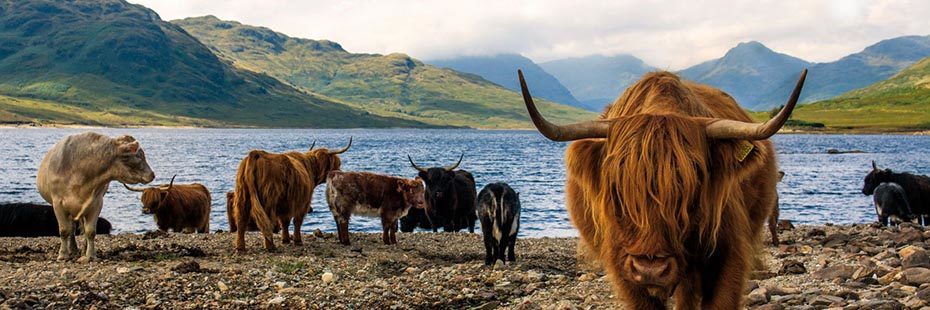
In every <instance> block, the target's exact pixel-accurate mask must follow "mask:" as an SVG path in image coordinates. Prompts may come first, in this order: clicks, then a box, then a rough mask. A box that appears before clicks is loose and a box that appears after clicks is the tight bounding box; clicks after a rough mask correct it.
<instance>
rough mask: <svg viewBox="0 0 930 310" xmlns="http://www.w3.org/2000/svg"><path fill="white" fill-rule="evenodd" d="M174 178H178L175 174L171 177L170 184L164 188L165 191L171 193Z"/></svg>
mask: <svg viewBox="0 0 930 310" xmlns="http://www.w3.org/2000/svg"><path fill="white" fill-rule="evenodd" d="M176 177H178V175H177V174H175V175H174V176H173V177H171V182H169V183H168V186H167V187H165V191H169V192H170V191H171V188H173V187H174V178H176ZM159 187H164V185H162V186H159Z"/></svg>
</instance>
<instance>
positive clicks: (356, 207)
mask: <svg viewBox="0 0 930 310" xmlns="http://www.w3.org/2000/svg"><path fill="white" fill-rule="evenodd" d="M425 196H426V188H425V187H424V186H423V180H422V179H420V177H416V178H415V179H413V180H411V179H404V178H399V177H393V176H389V175H382V174H374V173H369V172H341V171H333V172H330V173H329V175H328V176H327V177H326V201H327V202H328V203H329V210H330V211H332V212H333V218H334V219H335V220H336V228H337V230H338V232H339V242H340V243H342V244H345V245H349V244H350V241H349V218H350V217H351V216H352V214H358V215H364V216H373V217H380V218H381V228H382V233H381V240H382V241H384V244H397V237H396V235H395V234H396V233H397V220H398V219H400V218H401V217H402V216H404V215H407V211H409V210H410V208H417V209H424V208H426V199H425Z"/></svg>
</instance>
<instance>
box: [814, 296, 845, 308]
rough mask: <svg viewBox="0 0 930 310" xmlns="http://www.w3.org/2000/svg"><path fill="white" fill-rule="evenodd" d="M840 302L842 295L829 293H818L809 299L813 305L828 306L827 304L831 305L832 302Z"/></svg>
mask: <svg viewBox="0 0 930 310" xmlns="http://www.w3.org/2000/svg"><path fill="white" fill-rule="evenodd" d="M841 302H843V298H842V297H838V296H831V295H820V296H816V297H814V298H813V299H812V300H811V301H810V304H811V305H814V306H829V305H833V304H837V303H841Z"/></svg>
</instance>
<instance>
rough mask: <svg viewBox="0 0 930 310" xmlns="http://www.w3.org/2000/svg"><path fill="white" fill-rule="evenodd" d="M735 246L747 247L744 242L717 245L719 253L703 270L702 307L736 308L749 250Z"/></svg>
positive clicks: (740, 295) (741, 290) (740, 296)
mask: <svg viewBox="0 0 930 310" xmlns="http://www.w3.org/2000/svg"><path fill="white" fill-rule="evenodd" d="M739 244H746V245H748V242H739V241H736V242H730V243H729V244H718V245H717V250H718V251H719V253H717V254H714V256H712V257H711V258H710V260H709V262H708V264H707V266H706V267H705V268H704V269H703V272H702V274H701V280H702V283H701V285H702V286H701V287H702V288H704V290H703V298H702V303H703V308H705V309H739V307H740V301H741V300H742V297H743V286H744V285H745V283H744V282H745V279H746V278H748V277H747V270H748V269H749V256H750V249H748V248H747V246H739Z"/></svg>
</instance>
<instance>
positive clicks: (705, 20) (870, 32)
mask: <svg viewBox="0 0 930 310" xmlns="http://www.w3.org/2000/svg"><path fill="white" fill-rule="evenodd" d="M132 2H134V3H139V4H142V5H145V6H147V7H150V8H152V9H154V10H155V11H156V12H158V13H159V15H161V17H162V18H163V19H177V18H184V17H191V16H202V15H208V14H211V15H216V16H217V17H219V18H222V19H229V20H237V21H240V22H243V23H246V24H251V25H257V26H265V27H268V28H271V29H273V30H276V31H279V32H283V33H285V34H287V35H290V36H295V37H302V38H310V39H329V40H333V41H336V42H339V43H340V44H342V46H343V47H345V48H346V49H347V50H349V51H352V52H365V53H382V54H386V53H391V52H403V53H407V54H410V55H412V56H414V57H417V58H422V59H437V58H447V57H454V56H460V55H490V54H496V53H520V54H523V55H525V56H528V57H530V58H532V59H534V60H536V61H546V60H552V59H558V58H564V57H574V56H585V55H590V54H605V55H613V54H620V53H628V54H632V55H635V56H637V57H640V58H642V59H644V60H645V61H646V62H648V63H650V64H652V65H654V66H656V67H659V68H663V69H681V68H684V67H687V66H690V65H693V64H696V63H698V62H701V61H705V60H708V59H712V58H716V57H719V56H721V55H723V53H725V52H726V50H728V49H729V48H731V47H733V46H735V45H736V44H737V43H739V42H741V41H748V40H756V41H760V42H762V43H764V44H766V45H767V46H769V47H770V48H772V49H774V50H776V51H779V52H783V53H787V54H790V55H793V56H796V57H800V58H803V59H806V60H809V61H832V60H835V59H838V58H840V57H842V56H844V55H847V54H850V53H854V52H857V51H860V50H862V49H863V48H864V47H866V46H868V45H871V44H873V43H875V42H877V41H879V40H882V39H887V38H892V37H896V36H902V35H911V34H919V35H927V34H930V18H927V16H930V2H928V1H907V0H885V1H865V0H821V1H803V0H802V1H794V0H791V1H777V0H764V1H730V0H711V1H674V2H672V1H609V0H604V1H597V0H595V1H564V0H533V1H530V0H523V1H499V0H490V1H488V0H473V1H415V0H398V1H374V0H366V1H337V0H318V1H301V0H265V1H258V0H197V1H191V0H132ZM699 2H700V3H699Z"/></svg>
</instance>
